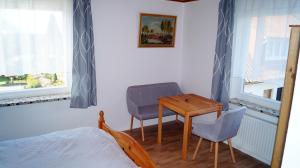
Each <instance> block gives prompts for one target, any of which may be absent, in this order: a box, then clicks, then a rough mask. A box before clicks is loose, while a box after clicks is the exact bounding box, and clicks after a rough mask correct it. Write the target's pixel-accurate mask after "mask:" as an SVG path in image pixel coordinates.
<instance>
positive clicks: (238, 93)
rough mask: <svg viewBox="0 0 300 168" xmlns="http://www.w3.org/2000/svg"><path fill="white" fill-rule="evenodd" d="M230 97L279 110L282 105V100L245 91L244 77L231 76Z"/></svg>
mask: <svg viewBox="0 0 300 168" xmlns="http://www.w3.org/2000/svg"><path fill="white" fill-rule="evenodd" d="M230 98H231V99H234V98H236V99H239V100H243V101H247V102H251V103H254V104H257V105H260V106H263V107H266V108H270V109H274V110H279V109H280V105H281V101H277V100H273V99H269V98H264V97H262V96H257V95H254V94H250V93H245V92H244V80H243V79H242V77H235V78H231V85H230Z"/></svg>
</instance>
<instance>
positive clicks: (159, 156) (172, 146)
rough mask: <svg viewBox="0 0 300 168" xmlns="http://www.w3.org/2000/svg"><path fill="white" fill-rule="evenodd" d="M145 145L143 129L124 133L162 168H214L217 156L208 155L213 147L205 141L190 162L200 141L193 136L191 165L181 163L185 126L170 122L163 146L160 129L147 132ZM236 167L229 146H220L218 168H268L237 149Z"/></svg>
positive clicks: (150, 128) (164, 134)
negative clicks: (135, 141) (134, 140)
mask: <svg viewBox="0 0 300 168" xmlns="http://www.w3.org/2000/svg"><path fill="white" fill-rule="evenodd" d="M144 131H145V141H144V142H142V140H141V131H140V129H133V130H132V132H130V131H125V132H126V133H128V134H129V135H131V136H132V137H134V138H135V139H136V140H137V141H138V142H139V143H140V144H141V145H142V146H143V147H144V148H145V149H146V150H147V151H148V152H149V154H150V156H151V158H152V159H153V160H154V161H155V163H156V164H157V166H158V167H159V168H175V167H176V168H193V167H197V168H201V167H203V168H207V167H209V168H210V167H213V166H214V165H213V163H214V153H210V152H209V148H210V143H209V142H208V141H206V140H204V141H202V144H201V147H200V149H199V151H198V154H197V157H196V159H195V160H194V161H193V160H191V158H192V154H193V152H194V150H195V148H196V145H197V142H198V140H199V138H198V137H197V136H195V135H192V137H191V138H190V142H189V148H188V161H183V160H182V159H181V144H182V133H183V124H182V123H181V122H175V121H174V122H168V123H164V124H163V131H162V132H163V133H162V134H163V136H162V137H163V138H162V144H161V145H159V144H157V143H156V142H157V141H156V138H157V126H148V127H145V128H144ZM234 152H235V156H236V161H237V162H236V163H235V164H234V163H232V160H231V156H230V150H229V147H228V146H227V145H226V144H223V143H221V144H220V145H219V161H218V167H219V168H268V167H269V166H267V165H266V164H264V163H262V162H260V161H258V160H256V159H254V158H252V157H250V156H248V155H246V154H244V153H242V152H240V151H238V150H236V149H234Z"/></svg>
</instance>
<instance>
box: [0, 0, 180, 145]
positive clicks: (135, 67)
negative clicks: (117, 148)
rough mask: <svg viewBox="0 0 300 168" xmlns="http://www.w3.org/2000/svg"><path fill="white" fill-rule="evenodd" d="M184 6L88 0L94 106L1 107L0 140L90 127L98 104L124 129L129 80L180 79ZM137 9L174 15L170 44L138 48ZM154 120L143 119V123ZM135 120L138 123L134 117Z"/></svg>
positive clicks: (157, 0)
mask: <svg viewBox="0 0 300 168" xmlns="http://www.w3.org/2000/svg"><path fill="white" fill-rule="evenodd" d="M183 10H184V8H183V5H182V4H181V3H175V2H169V1H166V0H151V1H149V0H126V1H124V0H92V13H93V21H94V36H95V54H96V66H97V71H96V74H97V87H98V91H97V92H98V106H96V107H91V108H89V109H70V108H69V101H68V100H67V101H59V102H49V103H37V104H31V105H21V106H12V107H4V108H3V107H2V108H0V140H4V139H13V138H21V137H27V136H33V135H39V134H42V133H47V132H51V131H55V130H62V129H68V128H75V127H81V126H93V127H95V126H97V117H98V112H99V110H104V111H105V116H106V121H107V122H108V124H109V125H111V127H113V128H114V129H117V130H126V129H128V128H129V121H130V116H129V114H128V112H127V106H126V101H125V100H126V99H125V93H126V88H127V87H128V86H130V85H136V84H146V83H156V82H167V81H175V82H180V70H181V56H182V51H183V50H182V41H183V40H182V35H183ZM140 12H148V13H158V14H171V15H177V16H178V18H177V19H178V22H177V32H176V46H175V48H137V44H138V25H139V13H140ZM169 119H173V118H169ZM156 122H157V120H152V121H146V122H145V125H149V124H152V123H156ZM134 125H135V126H138V122H135V124H134ZM145 136H147V134H146V135H145Z"/></svg>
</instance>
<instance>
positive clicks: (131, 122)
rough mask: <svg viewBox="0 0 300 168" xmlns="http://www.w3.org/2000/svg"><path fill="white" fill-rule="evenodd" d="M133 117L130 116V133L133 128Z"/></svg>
mask: <svg viewBox="0 0 300 168" xmlns="http://www.w3.org/2000/svg"><path fill="white" fill-rule="evenodd" d="M133 119H134V117H133V115H132V116H131V121H130V132H131V131H132V127H133Z"/></svg>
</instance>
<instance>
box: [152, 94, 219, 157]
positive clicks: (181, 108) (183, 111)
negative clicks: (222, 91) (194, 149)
mask: <svg viewBox="0 0 300 168" xmlns="http://www.w3.org/2000/svg"><path fill="white" fill-rule="evenodd" d="M164 107H166V108H169V109H171V110H173V111H174V112H176V113H178V114H179V115H181V116H183V117H184V130H183V143H182V159H183V160H187V146H188V139H189V136H190V135H191V131H192V117H194V116H198V115H202V114H207V113H211V112H217V117H219V116H220V115H221V111H222V107H223V105H222V104H221V103H218V102H216V101H214V100H212V99H208V98H205V97H202V96H198V95H195V94H183V95H178V96H170V97H162V98H160V99H159V109H158V136H157V143H158V144H161V138H162V114H163V108H164Z"/></svg>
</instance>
